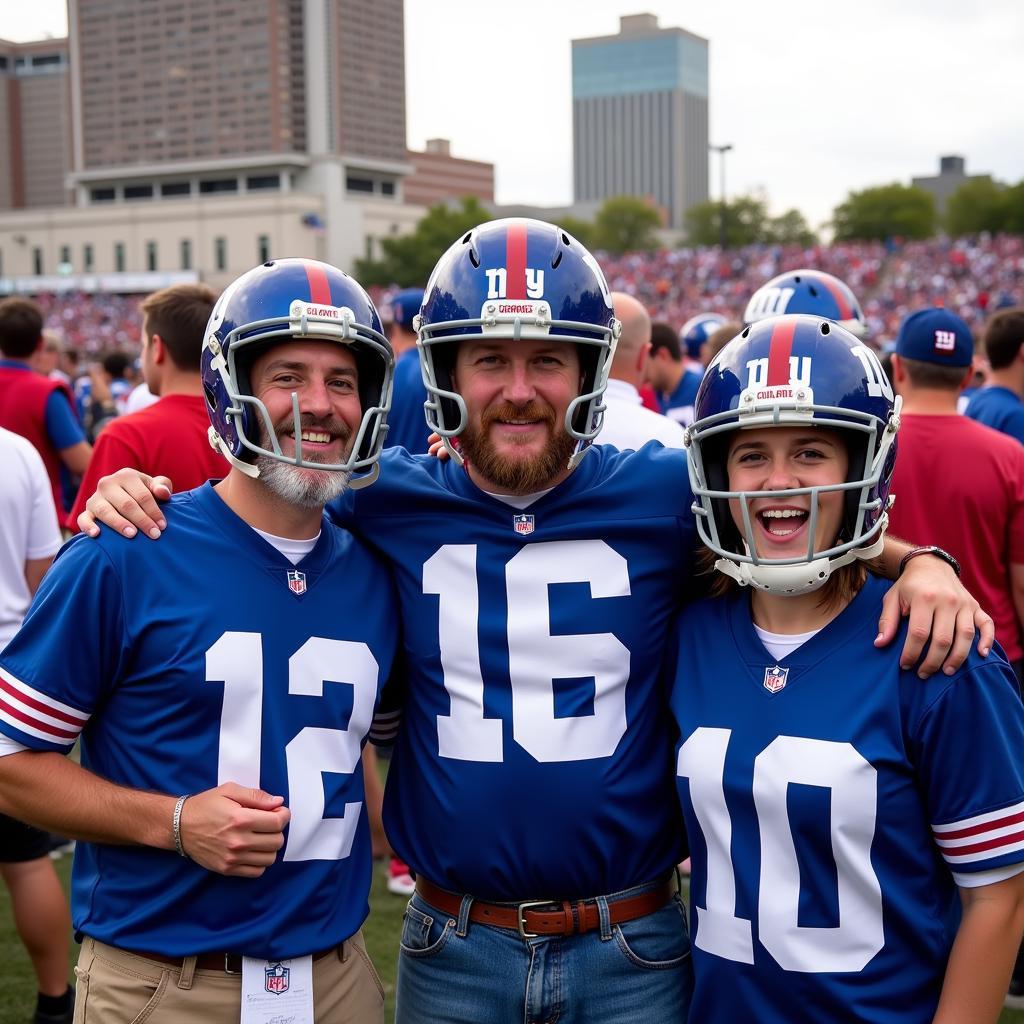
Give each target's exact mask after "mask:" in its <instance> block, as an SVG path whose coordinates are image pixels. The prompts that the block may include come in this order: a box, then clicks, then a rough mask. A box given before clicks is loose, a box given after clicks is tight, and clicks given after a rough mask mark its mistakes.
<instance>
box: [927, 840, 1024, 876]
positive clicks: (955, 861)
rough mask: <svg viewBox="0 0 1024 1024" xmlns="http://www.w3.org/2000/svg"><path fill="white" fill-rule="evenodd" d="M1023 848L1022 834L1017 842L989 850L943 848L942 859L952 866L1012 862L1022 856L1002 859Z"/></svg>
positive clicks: (1022, 857) (1022, 858) (1023, 857)
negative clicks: (964, 850)
mask: <svg viewBox="0 0 1024 1024" xmlns="http://www.w3.org/2000/svg"><path fill="white" fill-rule="evenodd" d="M1021 850H1024V835H1021V836H1018V837H1017V842H1014V843H1011V844H1010V845H1009V846H1000V847H994V848H993V849H990V850H979V851H978V852H977V853H963V852H961V851H959V850H943V851H941V852H942V857H943V860H945V862H946V863H947V864H948V865H949V866H950V867H951V868H952V867H967V866H969V865H972V864H989V863H992V862H995V863H1012V861H1013V860H1024V856H1018V857H1015V858H1011V860H1009V861H1005V862H1004V861H1002V858H1004V857H1007V856H1008V855H1009V854H1011V853H1020V851H1021Z"/></svg>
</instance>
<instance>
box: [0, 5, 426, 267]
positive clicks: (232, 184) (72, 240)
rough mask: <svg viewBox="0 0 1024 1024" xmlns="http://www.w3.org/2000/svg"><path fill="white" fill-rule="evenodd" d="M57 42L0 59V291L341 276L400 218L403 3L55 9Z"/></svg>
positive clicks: (403, 211) (400, 225) (1, 47)
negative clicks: (297, 265) (259, 272)
mask: <svg viewBox="0 0 1024 1024" xmlns="http://www.w3.org/2000/svg"><path fill="white" fill-rule="evenodd" d="M68 28H69V35H68V38H67V39H64V40H47V41H45V42H37V43H26V44H12V43H4V42H2V41H0V101H4V100H6V102H0V146H3V147H5V148H3V149H0V277H4V276H6V277H8V278H11V277H47V276H50V275H54V274H55V273H68V272H71V273H73V274H75V275H81V274H85V275H89V274H93V275H95V274H105V275H111V274H119V273H135V272H145V273H154V272H156V273H161V272H179V271H189V270H191V271H193V272H194V271H195V270H196V269H199V270H201V271H203V272H204V273H206V274H208V278H209V280H211V283H214V284H216V283H217V282H218V281H221V280H229V279H230V278H232V277H234V276H237V274H238V273H241V272H243V271H244V270H246V269H248V268H249V267H250V266H252V265H253V263H255V262H257V259H263V258H265V257H264V255H263V254H264V253H266V252H269V253H271V254H272V255H284V254H287V255H309V256H316V257H318V258H320V259H326V260H328V261H330V262H332V263H334V264H336V265H338V266H341V267H346V268H347V267H351V265H352V263H353V262H354V260H355V259H356V258H357V257H359V256H365V255H372V254H374V252H375V250H376V248H377V247H378V246H379V241H380V239H381V238H383V237H387V236H389V235H393V234H397V233H401V232H403V231H405V230H408V229H409V227H410V225H411V224H412V223H415V220H416V219H417V218H418V215H419V212H421V211H419V210H417V209H416V208H414V207H412V206H410V205H409V204H407V203H405V202H404V197H403V181H404V179H405V178H406V177H407V176H408V175H410V174H411V173H412V172H413V166H412V164H411V163H410V161H409V154H408V151H407V149H406V122H405V116H406V112H405V31H404V9H403V0H220V2H219V3H218V4H217V5H216V6H211V5H210V4H209V3H207V2H206V0H174V2H163V0H68ZM54 55H56V59H52V58H53V56H54ZM47 140H48V141H47ZM44 142H45V143H47V144H48V145H49V149H47V148H46V146H45V145H44ZM5 172H7V173H5ZM44 207H46V208H47V209H48V211H49V213H50V214H51V215H49V216H46V217H44V216H43V208H44ZM69 267H70V271H69V269H68V268H69Z"/></svg>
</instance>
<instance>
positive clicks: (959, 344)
mask: <svg viewBox="0 0 1024 1024" xmlns="http://www.w3.org/2000/svg"><path fill="white" fill-rule="evenodd" d="M896 355H898V356H903V357H904V358H906V359H917V360H919V361H920V362H922V363H935V364H936V365H937V366H965V367H966V366H970V365H971V358H972V357H973V355H974V339H973V338H972V337H971V329H970V328H969V327H968V326H967V324H965V323H964V322H963V320H961V319H960V317H958V316H957V315H956V314H955V313H950V311H949V310H948V309H943V308H942V307H941V306H931V307H929V308H928V309H919V310H918V311H917V312H916V313H911V314H910V316H908V317H907V318H906V319H905V320H904V321H903V323H902V324H900V333H899V334H898V335H897V336H896Z"/></svg>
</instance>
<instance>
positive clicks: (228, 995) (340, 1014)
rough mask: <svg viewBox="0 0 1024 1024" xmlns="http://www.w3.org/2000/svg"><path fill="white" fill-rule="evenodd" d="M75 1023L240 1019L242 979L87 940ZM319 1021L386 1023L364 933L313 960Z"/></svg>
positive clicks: (212, 1023) (186, 1023)
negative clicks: (174, 963) (171, 965)
mask: <svg viewBox="0 0 1024 1024" xmlns="http://www.w3.org/2000/svg"><path fill="white" fill-rule="evenodd" d="M75 974H76V976H77V978H78V983H77V986H78V987H77V991H76V997H75V1018H74V1024H145V1022H148V1024H196V1022H199V1021H201V1022H202V1024H238V1021H239V1017H240V1016H241V1004H242V979H241V976H240V975H237V974H224V973H223V972H221V971H200V970H196V968H195V959H194V958H193V957H188V958H186V959H185V961H184V963H183V965H182V967H180V968H178V967H170V966H168V965H167V964H162V963H160V962H159V961H156V960H147V959H146V958H145V957H141V956H135V955H134V954H132V953H126V952H124V951H123V950H120V949H116V948H114V947H113V946H108V945H106V944H104V943H102V942H96V941H95V940H94V939H90V938H86V939H84V940H83V942H82V952H81V955H80V956H79V958H78V966H77V967H76V968H75ZM313 1005H314V1008H315V1016H316V1022H317V1024H381V1022H382V1021H383V1019H384V989H383V987H382V985H381V983H380V978H379V977H378V976H377V972H376V970H374V967H373V964H372V963H371V962H370V958H369V956H368V955H367V953H366V946H365V945H364V944H363V936H362V933H361V932H356V934H355V935H353V936H352V938H351V939H348V940H346V941H345V942H343V943H342V944H341V945H340V946H338V948H337V949H336V950H335V951H334V952H332V953H330V954H329V955H328V956H324V957H321V958H320V959H319V960H316V961H315V962H314V963H313Z"/></svg>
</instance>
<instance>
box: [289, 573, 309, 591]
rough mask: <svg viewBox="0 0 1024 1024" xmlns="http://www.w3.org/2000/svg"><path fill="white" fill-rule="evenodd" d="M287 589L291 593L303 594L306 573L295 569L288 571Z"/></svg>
mask: <svg viewBox="0 0 1024 1024" xmlns="http://www.w3.org/2000/svg"><path fill="white" fill-rule="evenodd" d="M288 589H289V590H290V591H291V592H292V593H293V594H304V593H305V592H306V574H305V573H304V572H298V571H297V570H292V571H291V572H290V573H288Z"/></svg>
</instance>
